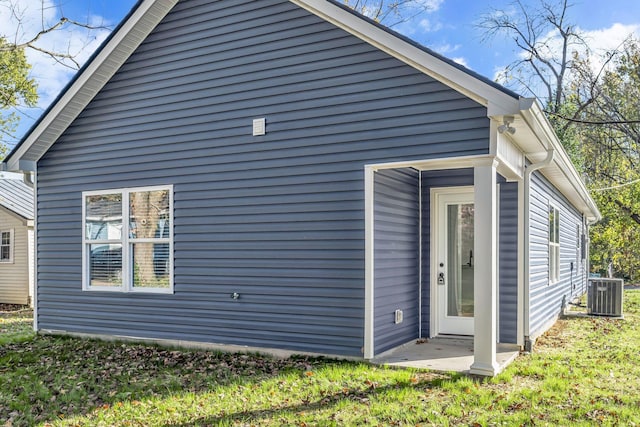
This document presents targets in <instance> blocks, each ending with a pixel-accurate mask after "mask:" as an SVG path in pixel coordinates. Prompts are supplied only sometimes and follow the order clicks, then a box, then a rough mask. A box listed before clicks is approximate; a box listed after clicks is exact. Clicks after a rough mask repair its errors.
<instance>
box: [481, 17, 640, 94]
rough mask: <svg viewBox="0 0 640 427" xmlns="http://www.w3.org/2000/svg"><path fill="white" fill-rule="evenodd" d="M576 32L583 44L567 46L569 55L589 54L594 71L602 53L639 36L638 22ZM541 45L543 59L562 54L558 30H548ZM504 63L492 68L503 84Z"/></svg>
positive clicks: (535, 88)
mask: <svg viewBox="0 0 640 427" xmlns="http://www.w3.org/2000/svg"><path fill="white" fill-rule="evenodd" d="M576 30H577V32H578V33H579V34H580V35H581V37H582V38H583V40H584V41H585V44H586V46H585V45H584V44H573V45H571V46H569V52H568V54H569V55H572V54H573V53H578V54H579V55H580V56H582V57H584V56H585V55H588V56H589V61H590V64H591V66H592V67H593V70H594V71H596V72H597V71H599V70H600V69H601V68H602V65H603V61H602V59H603V58H604V55H603V54H604V53H606V52H608V51H613V50H615V49H619V48H620V47H621V46H622V43H623V42H624V41H625V40H626V39H627V38H628V37H629V36H633V37H635V38H640V24H629V25H624V24H620V23H614V24H612V25H611V26H610V27H607V28H600V29H595V30H586V29H583V28H577V29H576ZM540 42H541V46H542V47H540V48H539V49H538V52H539V53H540V54H541V55H542V57H543V58H545V59H553V58H561V54H562V38H561V36H560V34H559V33H558V31H552V32H549V33H548V34H547V35H546V36H545V37H543V38H542V39H541V40H540ZM518 57H519V58H520V59H524V58H526V57H527V54H526V53H524V52H520V53H519V54H518ZM506 70H507V66H506V65H501V66H497V67H495V69H494V76H493V77H494V80H497V81H499V82H501V83H503V84H505V83H506V84H509V82H508V81H507V80H506V79H505V76H506ZM532 89H533V90H536V91H538V90H539V89H541V88H540V87H537V86H536V85H535V84H533V86H532Z"/></svg>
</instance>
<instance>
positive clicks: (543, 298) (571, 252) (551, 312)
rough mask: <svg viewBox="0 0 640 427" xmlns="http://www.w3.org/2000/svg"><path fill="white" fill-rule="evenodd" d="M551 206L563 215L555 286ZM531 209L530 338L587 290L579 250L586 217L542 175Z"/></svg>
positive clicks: (534, 183) (535, 184) (534, 188)
mask: <svg viewBox="0 0 640 427" xmlns="http://www.w3.org/2000/svg"><path fill="white" fill-rule="evenodd" d="M550 203H552V204H554V205H555V206H556V207H557V208H558V209H559V211H560V280H559V281H558V282H557V283H553V284H551V283H550V282H549V213H548V209H549V204H550ZM530 206H531V215H530V224H529V225H530V227H529V230H530V245H529V247H530V262H529V265H530V284H529V336H532V337H535V336H537V335H539V334H540V333H542V332H544V330H543V328H544V327H545V325H548V323H549V322H550V321H552V320H554V319H555V318H556V317H557V316H558V315H559V314H560V313H561V310H562V308H563V304H566V303H568V302H569V301H570V300H571V298H572V297H573V296H577V295H579V294H580V292H583V291H584V289H586V273H585V271H584V262H583V261H582V260H581V259H580V256H579V252H578V250H577V249H578V242H579V239H578V238H577V235H576V229H577V227H580V228H581V227H582V223H583V220H582V215H581V214H580V212H578V211H577V210H576V209H575V208H574V207H573V206H572V205H571V204H570V203H569V202H568V201H567V199H566V198H565V197H564V196H563V195H562V194H561V193H560V192H559V191H558V190H557V189H556V188H555V187H553V186H552V185H551V184H550V183H549V181H548V180H547V179H545V178H544V176H542V175H541V174H540V173H539V172H536V173H534V174H533V176H532V177H531V191H530ZM571 263H573V266H574V267H573V270H572V269H571Z"/></svg>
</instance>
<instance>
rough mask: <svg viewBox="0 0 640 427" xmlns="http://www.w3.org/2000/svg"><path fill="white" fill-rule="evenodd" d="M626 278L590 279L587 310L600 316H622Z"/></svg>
mask: <svg viewBox="0 0 640 427" xmlns="http://www.w3.org/2000/svg"><path fill="white" fill-rule="evenodd" d="M623 298H624V280H622V279H601V278H598V279H589V287H588V288H587V310H588V312H589V314H594V315H598V316H611V317H622V302H623Z"/></svg>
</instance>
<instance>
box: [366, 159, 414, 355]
mask: <svg viewBox="0 0 640 427" xmlns="http://www.w3.org/2000/svg"><path fill="white" fill-rule="evenodd" d="M374 182H375V195H374V203H375V209H374V221H375V225H374V230H375V237H374V244H373V248H374V253H375V264H374V265H375V272H374V283H375V285H374V286H375V288H374V299H375V302H374V310H373V312H374V316H375V319H374V331H375V334H374V348H375V353H376V354H379V353H381V352H383V351H385V350H388V349H390V348H393V347H396V346H398V345H401V344H405V343H407V342H408V341H410V340H412V339H415V338H418V333H419V312H418V309H419V305H418V301H419V295H420V289H419V286H420V182H419V177H418V171H416V170H415V169H410V168H406V169H394V170H383V171H378V172H376V173H375V181H374ZM396 310H402V311H403V317H404V320H403V322H402V323H399V324H396V323H395V316H394V314H395V311H396Z"/></svg>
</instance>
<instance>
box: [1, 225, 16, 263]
mask: <svg viewBox="0 0 640 427" xmlns="http://www.w3.org/2000/svg"><path fill="white" fill-rule="evenodd" d="M3 233H8V234H9V243H8V244H4V245H3V244H2V240H0V248H2V246H8V247H9V258H7V259H2V258H0V264H13V263H14V262H13V252H14V249H15V240H14V236H15V234H16V233H15V229H14V228H6V229H4V230H0V239H2V234H3ZM0 250H1V249H0Z"/></svg>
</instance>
